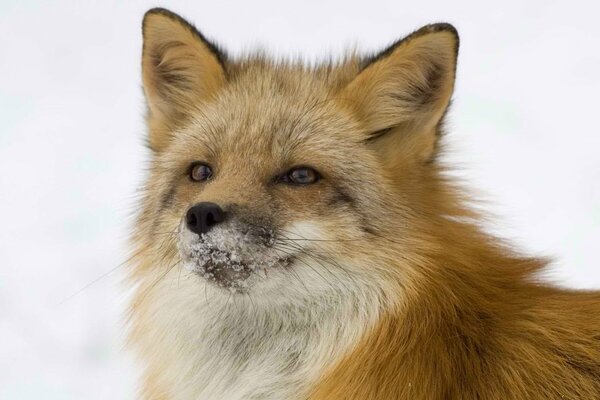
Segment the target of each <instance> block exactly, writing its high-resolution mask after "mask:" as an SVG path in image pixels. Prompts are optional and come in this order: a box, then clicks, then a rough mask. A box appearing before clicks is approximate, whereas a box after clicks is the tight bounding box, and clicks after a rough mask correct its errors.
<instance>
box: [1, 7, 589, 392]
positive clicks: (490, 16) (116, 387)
mask: <svg viewBox="0 0 600 400" xmlns="http://www.w3.org/2000/svg"><path fill="white" fill-rule="evenodd" d="M599 4H600V3H598V2H593V1H588V2H574V1H570V2H565V1H563V2H558V1H548V0H545V1H527V2H524V1H520V0H503V1H497V2H494V4H492V3H490V2H474V1H468V2H467V1H463V2H457V1H452V2H449V1H439V2H431V1H418V2H417V1H398V0H393V1H392V0H390V1H373V0H369V1H367V0H362V1H360V2H349V1H347V0H340V1H336V2H334V1H331V2H327V1H324V0H320V1H302V2H300V1H296V2H294V3H284V2H283V1H281V0H279V1H270V2H268V1H252V2H241V1H240V2H239V3H233V2H231V1H218V2H217V1H213V2H210V3H208V2H201V1H194V2H192V1H181V2H159V3H157V2H147V3H145V2H140V1H127V2H125V1H108V0H104V1H101V2H100V1H89V2H75V1H71V2H61V1H54V2H52V1H37V2H33V1H16V0H1V2H0V399H41V398H43V399H133V398H135V386H134V382H135V378H136V373H135V367H134V363H133V361H132V359H131V357H130V356H129V355H127V354H126V353H125V352H124V351H123V350H122V338H123V328H122V319H121V314H122V311H123V308H124V306H123V304H124V301H125V300H126V295H125V290H124V287H123V285H122V277H123V272H122V269H119V268H117V269H116V270H115V271H114V272H113V273H111V274H108V275H107V276H104V277H103V278H101V279H99V280H98V281H96V282H95V283H93V284H92V285H91V286H87V287H86V285H88V284H89V283H90V282H93V281H95V280H96V279H97V278H99V277H101V276H103V275H104V274H106V273H107V272H108V271H110V270H111V269H113V268H115V267H116V266H117V265H118V264H119V263H120V262H121V261H122V260H123V259H124V258H125V253H126V246H125V239H126V237H127V231H128V225H129V223H130V219H129V216H130V214H131V213H132V212H133V211H135V204H134V202H133V199H134V194H135V189H136V187H138V186H139V184H140V182H141V180H142V179H143V175H144V173H143V171H144V166H145V164H144V161H145V160H146V158H147V156H148V155H147V154H146V151H145V150H144V148H143V146H142V143H143V138H144V125H143V112H144V105H143V97H142V91H141V87H140V53H141V32H140V23H141V19H142V15H143V13H144V11H145V10H147V9H148V8H150V7H154V6H157V5H160V6H163V7H167V8H170V9H172V10H173V11H175V12H178V13H180V14H182V15H183V16H184V17H186V18H188V19H189V20H191V21H193V22H194V23H195V24H196V25H197V26H198V27H199V29H200V30H202V32H204V33H205V34H206V35H207V36H208V37H211V38H214V39H215V40H216V41H217V42H218V43H221V44H222V45H224V46H225V48H227V49H228V50H230V51H231V52H232V53H234V54H238V53H239V52H240V51H241V50H243V49H246V48H248V47H252V46H258V45H261V46H264V47H266V48H267V49H271V50H272V51H273V52H275V53H277V54H282V55H289V56H295V55H297V54H304V55H306V56H307V57H308V58H310V59H314V58H319V57H323V56H325V55H326V54H328V53H330V52H333V53H335V54H340V52H341V51H342V50H343V49H344V48H348V47H352V46H353V45H357V46H358V48H360V49H364V50H376V49H381V48H383V47H384V46H385V45H387V44H389V43H390V42H392V41H393V40H395V39H397V38H398V37H401V36H403V35H404V34H406V33H409V32H410V31H412V30H413V29H416V28H418V27H419V26H421V25H423V24H426V23H429V22H436V21H448V22H451V23H453V24H455V26H456V27H457V28H458V30H459V32H460V34H461V49H460V57H459V66H458V82H457V87H456V93H455V99H456V100H455V102H454V107H453V110H452V112H451V114H450V121H449V122H450V124H449V127H450V135H449V137H448V140H449V141H450V143H451V145H452V149H453V156H452V159H453V160H458V161H459V162H460V165H461V168H462V171H463V173H462V174H463V175H464V176H466V177H467V178H468V180H469V182H470V184H471V186H472V187H475V188H477V189H481V192H482V194H483V195H484V198H485V199H488V200H489V203H488V206H487V209H488V210H489V211H491V212H493V213H494V215H496V216H497V220H498V221H499V223H498V224H496V225H494V228H493V229H494V230H495V231H497V232H500V233H501V234H502V235H503V236H505V237H509V238H512V240H513V241H514V242H515V243H517V244H518V245H520V246H521V247H523V248H525V249H527V250H528V251H530V252H532V253H536V254H545V255H551V256H554V257H555V259H556V262H555V263H554V265H553V269H552V271H551V277H552V278H553V279H555V280H557V281H560V282H563V283H564V284H566V285H569V286H572V287H585V288H600V129H599V128H598V114H599V113H600V100H599V97H598V94H599V93H600V76H599V71H600V24H598V21H597V17H598V15H600V6H599ZM82 288H85V289H84V290H83V291H80V289H82ZM78 292H79V293H78ZM74 293H78V294H76V295H75V296H73V297H70V296H71V295H72V294H74ZM65 299H66V301H65Z"/></svg>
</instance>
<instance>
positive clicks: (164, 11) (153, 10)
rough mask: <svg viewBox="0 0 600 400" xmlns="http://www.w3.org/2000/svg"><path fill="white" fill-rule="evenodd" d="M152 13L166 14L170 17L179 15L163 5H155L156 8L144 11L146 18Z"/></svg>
mask: <svg viewBox="0 0 600 400" xmlns="http://www.w3.org/2000/svg"><path fill="white" fill-rule="evenodd" d="M151 15H164V16H165V17H170V18H177V17H178V15H177V14H175V13H174V12H172V11H169V10H167V9H166V8H162V7H154V8H151V9H149V10H148V11H146V12H145V13H144V19H146V18H147V17H149V16H151Z"/></svg>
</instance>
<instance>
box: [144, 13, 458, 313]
mask: <svg viewBox="0 0 600 400" xmlns="http://www.w3.org/2000/svg"><path fill="white" fill-rule="evenodd" d="M143 36H144V47H143V59H142V70H143V85H144V93H145V96H146V100H147V106H148V116H147V120H148V125H149V136H148V144H149V147H150V149H151V152H152V156H151V157H152V159H151V168H150V177H149V180H148V182H147V184H146V187H145V192H144V203H143V204H144V205H143V209H142V210H141V212H140V213H139V219H138V223H137V224H136V228H137V229H136V234H135V240H136V242H137V243H138V245H139V247H141V248H143V249H145V250H144V251H146V253H148V252H150V253H151V254H152V256H151V257H147V259H148V261H145V262H144V263H142V265H140V266H139V268H138V271H137V272H138V273H140V274H144V273H149V274H150V275H151V276H154V277H160V275H161V274H163V273H164V274H167V273H169V270H168V269H167V267H172V268H174V266H177V267H178V268H184V269H185V270H187V271H188V272H189V276H191V278H190V279H191V281H192V283H190V284H191V285H195V284H196V283H194V282H197V284H198V285H201V284H203V285H207V286H209V287H211V290H215V291H222V292H224V293H227V294H228V295H231V293H233V294H244V293H251V294H252V295H253V299H254V301H261V299H263V300H264V301H282V302H283V301H285V299H288V298H294V297H307V296H309V297H311V298H314V297H315V296H316V297H321V298H323V296H326V297H327V296H329V295H330V294H332V293H338V292H347V291H350V292H355V293H362V292H364V290H365V288H370V289H373V290H376V291H379V292H380V291H381V289H382V286H385V285H392V284H393V282H398V281H402V280H398V279H395V278H394V277H397V276H402V275H408V274H410V273H411V271H410V269H409V268H404V267H402V265H404V264H406V265H408V264H410V261H411V260H414V259H416V258H418V257H419V254H420V253H419V251H421V250H422V249H423V247H427V246H435V243H434V242H432V241H426V240H424V238H426V237H427V232H428V231H429V230H431V229H433V228H432V226H433V225H435V224H436V218H443V217H444V216H446V215H456V214H457V213H459V211H458V210H457V209H454V204H455V202H453V200H452V198H451V196H450V195H449V192H450V190H449V189H448V186H447V185H446V184H445V182H444V178H443V174H442V173H441V167H440V163H439V161H438V158H437V155H438V153H439V147H440V145H439V139H440V134H441V129H442V123H443V117H444V115H445V113H446V110H447V108H448V105H449V103H450V99H451V95H452V91H453V86H454V78H455V69H456V58H457V52H458V36H457V33H456V30H455V29H454V28H453V27H452V26H451V25H448V24H434V25H428V26H425V27H423V28H421V29H420V30H418V31H416V32H414V33H413V34H411V35H409V36H407V37H406V38H404V39H402V40H400V41H398V42H396V43H394V44H392V45H391V46H390V47H388V48H387V49H385V50H384V51H382V52H381V53H379V54H377V55H374V56H369V57H361V56H358V55H350V56H348V57H346V58H345V59H344V60H341V61H339V62H338V63H326V64H322V65H317V66H313V67H308V66H305V65H302V64H300V63H293V62H276V61H270V60H268V59H267V58H265V57H264V56H261V55H256V56H247V57H245V58H241V59H231V58H230V57H228V56H227V54H226V53H225V52H224V51H222V50H221V49H219V48H218V47H217V46H215V45H214V44H212V43H211V42H209V41H208V40H207V39H206V38H205V37H204V36H203V35H202V34H201V33H200V32H198V31H197V30H196V29H195V28H194V27H193V26H192V25H190V24H189V23H187V22H186V21H184V20H183V19H181V18H180V17H178V16H176V15H175V14H172V13H170V12H168V11H166V10H162V9H155V10H151V11H150V12H148V13H147V14H146V16H145V19H144V23H143ZM403 260H404V261H406V263H404V264H403ZM157 265H162V267H160V268H159V267H157Z"/></svg>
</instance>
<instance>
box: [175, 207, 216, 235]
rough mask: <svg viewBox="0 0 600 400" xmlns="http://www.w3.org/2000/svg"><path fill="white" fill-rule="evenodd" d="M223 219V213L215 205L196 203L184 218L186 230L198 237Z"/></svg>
mask: <svg viewBox="0 0 600 400" xmlns="http://www.w3.org/2000/svg"><path fill="white" fill-rule="evenodd" d="M224 219H225V211H223V209H222V208H221V207H219V206H218V205H217V204H215V203H208V202H204V203H198V204H196V205H194V206H192V207H191V208H190V209H189V210H188V212H187V215H186V216H185V223H186V225H187V227H188V229H189V230H190V231H192V232H194V233H197V234H198V235H200V234H202V233H206V232H208V231H209V230H210V229H211V228H212V227H213V226H215V225H216V224H218V223H219V222H222V221H223V220H224Z"/></svg>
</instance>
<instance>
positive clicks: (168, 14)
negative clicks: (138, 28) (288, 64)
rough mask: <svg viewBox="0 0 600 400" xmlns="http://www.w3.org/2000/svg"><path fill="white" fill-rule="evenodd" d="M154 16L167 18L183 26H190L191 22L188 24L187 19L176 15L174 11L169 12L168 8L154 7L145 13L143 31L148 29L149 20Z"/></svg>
mask: <svg viewBox="0 0 600 400" xmlns="http://www.w3.org/2000/svg"><path fill="white" fill-rule="evenodd" d="M154 15H159V16H162V17H165V18H169V19H170V20H172V21H176V22H179V23H180V24H182V25H185V26H190V23H189V22H187V21H186V20H185V19H183V18H182V17H181V16H180V15H178V14H175V13H174V12H173V11H170V10H167V9H166V8H162V7H154V8H151V9H149V10H148V11H146V12H145V13H144V18H143V20H142V29H144V28H145V27H146V23H147V21H148V18H149V17H152V16H154Z"/></svg>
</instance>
